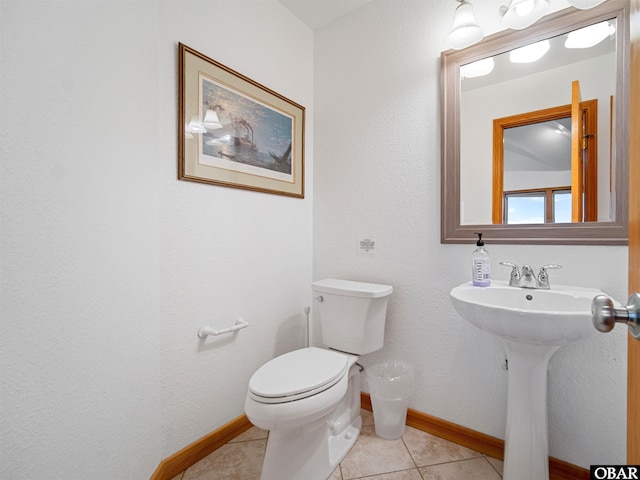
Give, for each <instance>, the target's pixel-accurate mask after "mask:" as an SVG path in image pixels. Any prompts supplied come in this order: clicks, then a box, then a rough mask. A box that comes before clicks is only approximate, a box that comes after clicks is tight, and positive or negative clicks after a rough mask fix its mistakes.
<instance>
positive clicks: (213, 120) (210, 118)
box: [202, 110, 222, 130]
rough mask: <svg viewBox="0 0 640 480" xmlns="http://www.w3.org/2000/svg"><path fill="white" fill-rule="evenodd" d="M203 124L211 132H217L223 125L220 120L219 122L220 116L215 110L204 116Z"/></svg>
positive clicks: (208, 111) (207, 112)
mask: <svg viewBox="0 0 640 480" xmlns="http://www.w3.org/2000/svg"><path fill="white" fill-rule="evenodd" d="M202 124H203V125H204V126H205V127H206V128H207V129H209V130H215V129H217V128H222V124H221V123H220V120H218V114H217V113H216V111H215V110H207V111H206V113H205V114H204V120H203V121H202Z"/></svg>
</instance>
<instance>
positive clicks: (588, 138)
mask: <svg viewBox="0 0 640 480" xmlns="http://www.w3.org/2000/svg"><path fill="white" fill-rule="evenodd" d="M572 113H573V112H572V105H571V104H567V105H560V106H557V107H551V108H545V109H543V110H536V111H535V112H525V113H520V114H517V115H511V116H509V117H504V118H496V119H494V120H493V186H492V209H491V210H492V223H494V224H502V223H507V222H506V221H505V216H504V212H503V208H504V201H505V199H504V194H505V189H504V171H505V165H504V157H505V152H504V150H505V148H504V146H505V130H506V129H508V128H515V127H523V126H527V125H533V124H536V123H544V122H548V121H551V120H559V119H562V118H567V117H569V118H570V117H571V116H572ZM578 114H579V115H580V116H581V117H582V118H583V121H582V125H583V126H584V128H585V131H584V132H582V130H580V132H579V134H578V140H579V143H580V145H582V146H583V147H584V148H580V149H579V150H580V151H579V152H578V155H579V156H580V157H582V152H583V151H584V154H585V156H586V158H585V165H586V172H582V171H580V170H578V169H575V168H573V167H572V172H574V173H575V172H577V175H574V176H575V178H572V182H571V183H572V184H574V183H577V182H580V183H581V186H580V189H582V190H583V192H582V194H580V195H579V196H580V198H581V199H582V195H583V194H584V221H587V222H591V221H597V218H598V212H597V208H598V185H597V184H598V151H597V142H596V138H595V136H594V135H593V134H592V133H590V132H593V131H594V127H595V125H597V122H598V100H597V99H593V100H585V101H583V102H579V105H578ZM578 130H579V129H576V132H578ZM573 134H574V132H572V135H573ZM573 143H574V142H573V140H572V146H573ZM569 153H570V155H571V156H573V152H569ZM567 158H568V157H567ZM560 187H564V186H563V185H547V186H540V188H535V189H530V190H531V191H537V190H540V191H542V190H554V189H556V190H557V189H559V188H560ZM563 189H564V188H563ZM568 189H569V190H572V191H577V190H579V189H578V188H575V187H574V188H572V187H571V186H569V187H568ZM548 207H549V206H548ZM580 207H582V205H580ZM578 215H579V219H578V220H576V219H575V218H574V219H573V221H580V222H581V221H583V220H582V215H583V212H582V208H580V211H579V212H578ZM546 217H547V220H546V221H547V222H551V223H553V220H551V219H550V216H549V215H548V214H547V215H546Z"/></svg>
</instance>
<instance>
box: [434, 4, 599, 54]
mask: <svg viewBox="0 0 640 480" xmlns="http://www.w3.org/2000/svg"><path fill="white" fill-rule="evenodd" d="M604 1H605V0H567V2H568V3H569V4H570V5H572V6H573V7H575V8H578V9H580V10H587V9H589V8H593V7H595V6H597V5H600V4H601V3H603V2H604ZM456 2H458V3H459V5H458V6H457V7H456V11H455V13H454V15H453V25H452V26H451V31H450V32H449V33H448V34H447V36H446V37H445V43H446V45H447V46H448V47H449V48H451V49H453V50H462V49H463V48H467V47H470V46H471V45H473V44H475V43H478V42H479V41H480V40H482V38H483V37H484V34H483V32H482V28H481V27H480V25H478V22H477V21H476V17H475V13H474V11H473V5H471V2H470V1H469V0H456ZM549 8H550V7H549V0H511V1H510V2H509V6H506V5H503V6H502V7H500V9H499V12H498V13H499V14H500V16H501V17H502V25H504V26H505V27H507V28H511V29H514V30H522V29H524V28H527V27H529V26H530V25H533V24H534V23H535V22H537V21H538V20H540V19H541V18H542V17H543V16H545V15H546V14H547V12H548V11H549ZM567 48H586V47H567Z"/></svg>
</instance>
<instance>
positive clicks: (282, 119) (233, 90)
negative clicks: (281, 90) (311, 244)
mask: <svg viewBox="0 0 640 480" xmlns="http://www.w3.org/2000/svg"><path fill="white" fill-rule="evenodd" d="M178 48H179V57H178V58H179V59H178V69H179V76H180V78H179V92H178V117H179V118H178V121H179V123H178V125H179V134H178V150H179V153H178V156H179V161H178V178H179V179H182V180H189V181H193V182H202V183H210V184H214V185H223V186H226V187H233V188H242V189H245V190H254V191H257V192H266V193H273V194H277V195H287V196H291V197H298V198H304V115H305V109H304V107H302V106H301V105H298V104H297V103H295V102H293V101H291V100H289V99H287V98H285V97H283V96H282V95H280V94H278V93H276V92H274V91H273V90H270V89H268V88H266V87H264V86H262V85H260V84H259V83H257V82H254V81H253V80H251V79H250V78H247V77H245V76H244V75H242V74H240V73H238V72H235V71H234V70H231V69H230V68H228V67H225V66H224V65H222V64H220V63H218V62H216V61H215V60H212V59H210V58H208V57H206V56H204V55H203V54H201V53H198V52H196V51H195V50H193V49H191V48H189V47H187V46H186V45H183V44H182V43H180V44H179V45H178Z"/></svg>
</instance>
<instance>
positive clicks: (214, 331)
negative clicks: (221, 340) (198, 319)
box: [198, 318, 249, 338]
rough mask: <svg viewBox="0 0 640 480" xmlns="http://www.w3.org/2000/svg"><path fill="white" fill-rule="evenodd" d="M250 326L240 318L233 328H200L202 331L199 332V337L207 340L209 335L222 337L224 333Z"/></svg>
mask: <svg viewBox="0 0 640 480" xmlns="http://www.w3.org/2000/svg"><path fill="white" fill-rule="evenodd" d="M248 326H249V324H248V323H247V322H245V321H244V320H243V319H242V318H239V319H237V320H236V323H235V325H234V326H233V327H228V328H220V329H218V328H211V327H200V330H198V336H199V337H200V338H205V337H207V336H208V335H222V334H223V333H231V332H235V331H238V330H241V329H243V328H247V327H248Z"/></svg>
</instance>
